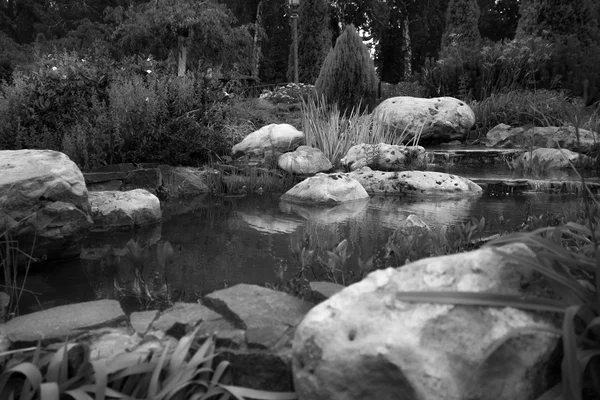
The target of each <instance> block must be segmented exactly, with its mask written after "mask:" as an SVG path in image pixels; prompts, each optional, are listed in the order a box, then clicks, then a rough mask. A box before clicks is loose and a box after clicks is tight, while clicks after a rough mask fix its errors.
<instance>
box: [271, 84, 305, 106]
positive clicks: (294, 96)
mask: <svg viewBox="0 0 600 400" xmlns="http://www.w3.org/2000/svg"><path fill="white" fill-rule="evenodd" d="M314 93H315V86H314V85H305V84H304V83H288V84H287V85H285V86H277V87H276V88H275V89H273V90H272V91H271V90H263V92H262V94H261V95H260V98H261V99H266V100H269V101H270V102H271V103H273V104H282V103H283V104H292V103H300V102H301V101H302V99H304V100H305V101H306V100H308V98H309V97H310V96H311V95H312V94H314Z"/></svg>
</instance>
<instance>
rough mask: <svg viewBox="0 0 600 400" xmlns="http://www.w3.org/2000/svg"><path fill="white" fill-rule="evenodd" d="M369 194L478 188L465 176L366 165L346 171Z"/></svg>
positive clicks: (462, 191) (454, 192) (455, 192)
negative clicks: (395, 169)
mask: <svg viewBox="0 0 600 400" xmlns="http://www.w3.org/2000/svg"><path fill="white" fill-rule="evenodd" d="M347 175H348V176H349V177H350V178H353V179H356V180H357V181H358V182H360V184H361V185H362V186H363V187H364V188H365V189H366V191H367V193H370V194H385V195H396V196H406V195H415V196H422V195H435V194H443V195H465V194H479V193H481V191H482V189H481V187H480V186H479V185H477V184H476V183H474V182H472V181H471V180H469V179H466V178H463V177H460V176H457V175H450V174H446V173H444V172H433V171H403V172H382V171H373V170H372V169H371V168H369V167H364V168H361V169H359V170H356V171H353V172H350V173H348V174H347Z"/></svg>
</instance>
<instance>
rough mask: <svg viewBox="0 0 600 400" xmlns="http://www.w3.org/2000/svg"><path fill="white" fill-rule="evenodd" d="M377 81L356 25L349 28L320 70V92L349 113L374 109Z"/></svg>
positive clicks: (347, 27)
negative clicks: (356, 110)
mask: <svg viewBox="0 0 600 400" xmlns="http://www.w3.org/2000/svg"><path fill="white" fill-rule="evenodd" d="M377 82H378V79H377V75H376V74H375V67H374V65H373V60H371V56H370V55H369V51H368V49H367V48H366V46H365V45H364V43H363V42H362V39H361V38H360V36H359V35H358V33H357V32H356V29H355V28H354V26H353V25H348V26H346V28H345V29H344V32H343V33H342V34H341V35H340V37H339V38H338V39H337V41H336V43H335V47H334V48H333V49H331V50H330V51H329V54H327V58H326V59H325V62H324V64H323V66H322V67H321V72H320V73H319V78H318V79H317V82H316V83H315V87H316V89H317V93H318V94H319V95H320V96H323V97H324V98H325V101H326V102H327V103H329V104H334V103H336V104H337V105H338V107H339V109H340V110H341V111H342V113H346V112H348V111H350V110H352V109H353V108H355V107H364V108H372V107H373V106H374V103H375V98H376V96H377Z"/></svg>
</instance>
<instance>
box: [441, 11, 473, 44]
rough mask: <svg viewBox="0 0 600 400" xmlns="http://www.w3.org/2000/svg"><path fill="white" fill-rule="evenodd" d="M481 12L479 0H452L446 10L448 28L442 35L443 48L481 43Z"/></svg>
mask: <svg viewBox="0 0 600 400" xmlns="http://www.w3.org/2000/svg"><path fill="white" fill-rule="evenodd" d="M479 14H480V12H479V6H478V5H477V0H450V2H449V3H448V10H447V11H446V28H445V30H444V34H443V35H442V49H445V48H448V47H450V46H454V45H466V46H470V45H473V44H477V43H479V42H480V41H481V36H480V35H479V28H478V24H479Z"/></svg>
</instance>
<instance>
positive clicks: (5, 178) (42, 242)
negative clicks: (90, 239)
mask: <svg viewBox="0 0 600 400" xmlns="http://www.w3.org/2000/svg"><path fill="white" fill-rule="evenodd" d="M91 226H92V219H91V216H90V206H89V203H88V190H87V188H86V186H85V181H84V179H83V174H82V173H81V171H80V170H79V168H78V167H77V165H75V163H74V162H73V161H71V160H70V159H69V157H67V156H66V155H65V154H63V153H60V152H57V151H52V150H14V151H13V150H4V151H0V233H4V232H7V233H8V234H9V235H10V236H11V237H12V238H13V239H16V240H18V241H19V246H20V248H21V250H23V251H25V252H27V253H29V252H31V250H32V245H33V243H35V248H34V249H33V256H35V257H48V258H63V257H71V256H77V255H79V253H80V251H81V240H82V239H83V238H85V235H86V234H87V232H88V230H89V228H90V227H91Z"/></svg>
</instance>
